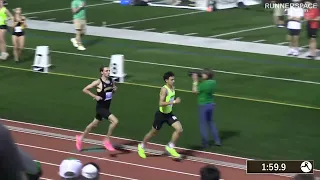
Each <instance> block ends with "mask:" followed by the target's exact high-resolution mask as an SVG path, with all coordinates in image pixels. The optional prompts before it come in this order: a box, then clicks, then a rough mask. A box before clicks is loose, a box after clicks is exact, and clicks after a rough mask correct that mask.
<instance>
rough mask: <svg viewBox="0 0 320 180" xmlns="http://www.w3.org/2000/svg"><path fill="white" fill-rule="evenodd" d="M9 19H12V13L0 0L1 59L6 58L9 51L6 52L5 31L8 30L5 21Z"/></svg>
mask: <svg viewBox="0 0 320 180" xmlns="http://www.w3.org/2000/svg"><path fill="white" fill-rule="evenodd" d="M8 16H9V18H8ZM10 19H13V15H12V14H11V12H10V11H9V10H8V9H7V8H6V7H5V5H4V1H3V0H0V52H1V56H0V59H2V60H7V58H8V56H9V53H8V52H7V43H6V33H7V30H8V25H7V21H8V20H10Z"/></svg>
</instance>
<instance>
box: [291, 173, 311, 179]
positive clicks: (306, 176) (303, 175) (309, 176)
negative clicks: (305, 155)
mask: <svg viewBox="0 0 320 180" xmlns="http://www.w3.org/2000/svg"><path fill="white" fill-rule="evenodd" d="M293 180H315V178H314V176H313V175H312V174H298V175H296V176H294V178H293Z"/></svg>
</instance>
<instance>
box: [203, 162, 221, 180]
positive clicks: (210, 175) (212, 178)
mask: <svg viewBox="0 0 320 180" xmlns="http://www.w3.org/2000/svg"><path fill="white" fill-rule="evenodd" d="M200 179H201V180H219V179H220V171H219V169H218V168H217V167H215V166H214V165H206V166H204V167H202V168H201V169H200Z"/></svg>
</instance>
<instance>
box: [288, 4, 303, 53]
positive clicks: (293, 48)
mask: <svg viewBox="0 0 320 180" xmlns="http://www.w3.org/2000/svg"><path fill="white" fill-rule="evenodd" d="M293 2H294V3H297V2H299V0H293ZM287 15H288V24H287V28H288V30H289V32H288V41H289V48H290V49H289V52H288V55H294V56H298V55H299V46H298V45H299V36H300V32H301V23H302V18H303V16H304V9H303V8H301V7H298V6H297V7H294V6H291V7H290V8H289V9H288V13H287Z"/></svg>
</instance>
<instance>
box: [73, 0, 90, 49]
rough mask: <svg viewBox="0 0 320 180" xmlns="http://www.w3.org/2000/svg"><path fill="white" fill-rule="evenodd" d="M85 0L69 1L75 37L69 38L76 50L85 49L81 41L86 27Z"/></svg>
mask: <svg viewBox="0 0 320 180" xmlns="http://www.w3.org/2000/svg"><path fill="white" fill-rule="evenodd" d="M85 6H86V3H85V0H73V1H72V2H71V8H72V13H73V23H74V26H75V29H76V37H75V38H71V42H72V44H73V46H74V47H76V48H78V50H81V51H84V50H86V48H85V47H83V45H82V43H81V37H82V36H83V35H84V34H85V29H86V24H87V21H86V10H85Z"/></svg>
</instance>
